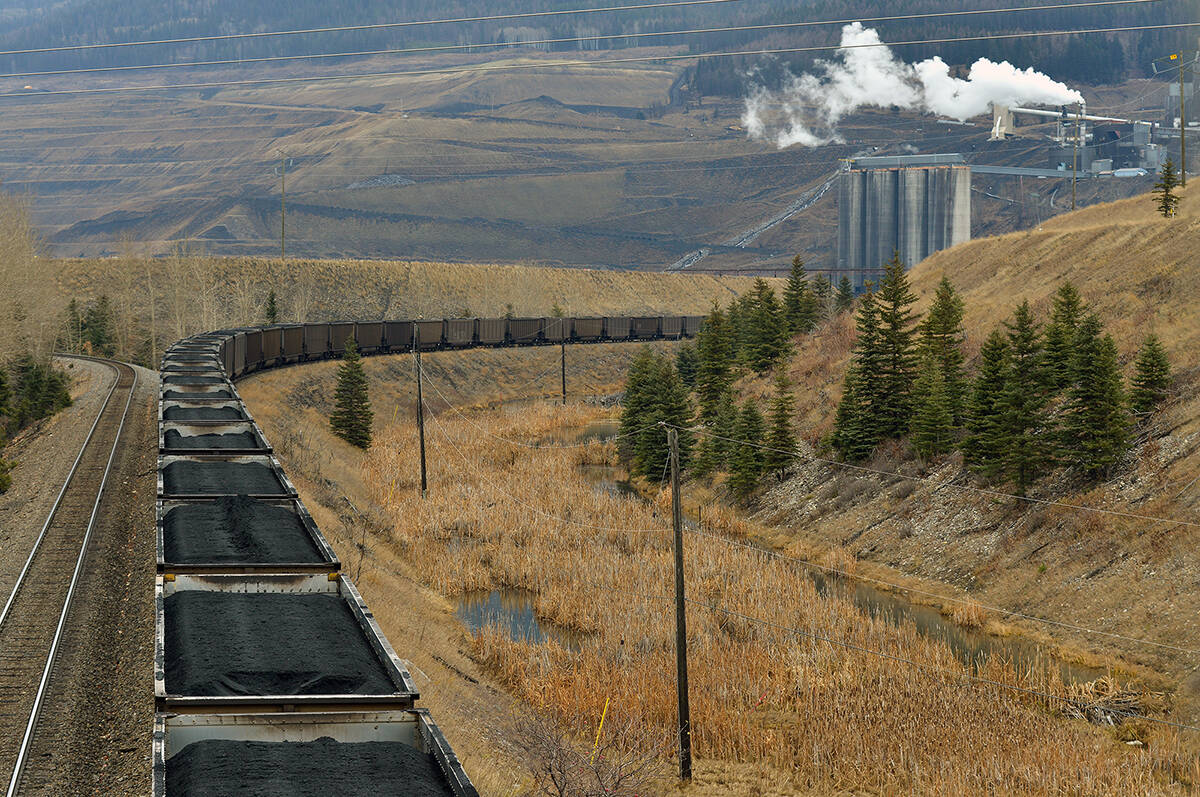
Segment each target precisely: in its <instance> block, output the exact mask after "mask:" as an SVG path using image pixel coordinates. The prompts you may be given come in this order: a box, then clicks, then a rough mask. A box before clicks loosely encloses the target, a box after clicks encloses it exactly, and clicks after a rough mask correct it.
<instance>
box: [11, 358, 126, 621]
mask: <svg viewBox="0 0 1200 797" xmlns="http://www.w3.org/2000/svg"><path fill="white" fill-rule="evenodd" d="M59 356H69V357H75V358H76V359H81V360H92V361H94V362H100V363H103V364H104V365H107V366H108V367H110V368H112V371H113V384H112V388H110V389H109V391H108V395H107V396H105V397H104V403H103V404H101V405H100V411H99V412H97V413H96V420H94V421H92V428H91V429H89V430H88V433H87V437H85V438H84V440H83V445H81V446H80V447H79V456H77V457H75V463H74V464H73V465H71V471H70V472H69V473H68V474H67V478H66V479H65V480H64V481H63V485H62V488H61V489H60V490H59V491H58V497H57V498H55V499H54V504H53V505H52V506H51V507H50V513H49V514H48V515H46V522H45V523H43V524H42V530H41V532H40V533H39V534H38V537H37V539H36V540H34V543H33V550H31V551H30V552H29V558H28V559H26V560H25V566H24V567H23V568H21V573H20V575H18V576H17V581H16V583H15V584H13V588H12V592H11V593H9V596H8V600H7V601H6V602H5V604H4V610H3V611H0V628H3V627H4V621H5V620H7V619H8V613H9V612H10V611H11V610H12V605H13V602H14V601H16V599H17V593H18V592H19V591H20V589H21V585H22V584H23V583H24V582H25V576H26V575H28V574H29V568H30V566H31V565H32V564H33V560H34V557H36V556H37V552H38V549H39V548H41V547H42V540H44V539H46V530H47V529H49V528H50V523H51V522H53V520H54V516H55V515H56V514H58V508H59V506H60V505H61V504H62V500H63V496H64V495H65V494H66V492H67V488H68V487H69V486H70V485H71V480H72V479H74V478H75V471H77V470H79V463H80V461H82V460H83V452H85V451H87V447H88V444H89V443H91V442H92V437H93V436H94V435H95V434H96V427H97V426H99V425H100V419H101V418H103V417H104V411H105V410H107V409H108V402H109V401H111V400H112V397H113V393H116V392H117V384H118V383H120V381H121V372H120V370H118V369H117V367H116V366H115V365H112V364H111V363H109V362H107V361H106V360H99V359H96V358H93V357H83V356H80V355H59Z"/></svg>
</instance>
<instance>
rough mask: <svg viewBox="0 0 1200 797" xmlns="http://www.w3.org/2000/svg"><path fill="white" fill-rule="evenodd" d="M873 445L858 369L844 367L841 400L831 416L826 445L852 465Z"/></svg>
mask: <svg viewBox="0 0 1200 797" xmlns="http://www.w3.org/2000/svg"><path fill="white" fill-rule="evenodd" d="M877 442H878V438H877V437H876V435H875V429H874V425H873V424H872V423H871V406H870V404H869V403H868V402H867V401H866V400H865V399H864V398H863V388H862V382H861V380H860V376H859V372H858V366H856V365H853V364H851V365H850V366H849V367H847V368H846V377H845V379H844V380H843V382H842V400H841V401H839V402H838V405H837V411H836V413H834V416H833V434H832V436H831V438H830V443H831V444H832V445H833V447H834V449H835V450H836V451H837V452H838V453H839V454H841V455H842V458H843V459H846V460H848V461H850V462H855V461H857V460H862V459H866V458H867V457H868V456H870V454H871V452H872V451H874V450H875V444H876V443H877Z"/></svg>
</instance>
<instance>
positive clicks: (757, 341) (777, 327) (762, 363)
mask: <svg viewBox="0 0 1200 797" xmlns="http://www.w3.org/2000/svg"><path fill="white" fill-rule="evenodd" d="M751 297H752V302H751V306H750V320H749V325H748V335H747V340H746V348H745V353H746V364H747V365H749V366H750V367H751V368H753V369H754V370H755V371H758V372H759V373H765V372H766V371H768V370H770V369H771V367H772V366H773V365H774V364H775V363H776V362H777V361H778V360H779V358H780V357H781V356H782V355H783V352H784V351H785V350H786V348H787V340H788V328H787V324H786V322H785V319H784V315H783V308H782V307H781V306H780V304H779V300H778V299H776V298H775V291H774V289H773V288H771V286H770V285H768V284H767V281H766V280H764V279H762V278H759V279H756V280H755V281H754V291H753V292H752V294H751Z"/></svg>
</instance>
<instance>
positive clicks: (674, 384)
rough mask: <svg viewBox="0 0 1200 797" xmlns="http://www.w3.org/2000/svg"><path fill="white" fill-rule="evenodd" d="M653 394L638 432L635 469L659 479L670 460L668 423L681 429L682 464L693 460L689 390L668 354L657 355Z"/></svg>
mask: <svg viewBox="0 0 1200 797" xmlns="http://www.w3.org/2000/svg"><path fill="white" fill-rule="evenodd" d="M651 379H652V383H651V386H652V388H653V391H652V392H651V394H650V397H649V401H648V403H647V405H646V409H645V414H644V415H643V417H642V421H643V428H642V430H641V431H640V432H639V433H638V435H637V438H636V443H635V445H634V452H633V472H634V473H636V474H638V475H641V476H645V477H646V478H649V479H660V478H662V474H663V473H664V472H665V471H666V467H667V463H668V447H667V427H668V426H673V427H675V428H676V430H677V431H678V433H679V466H680V468H686V467H687V466H688V465H689V464H690V462H691V455H692V433H691V431H690V430H689V429H688V428H687V427H688V426H690V425H691V417H692V407H691V402H690V401H689V400H688V391H687V388H686V387H685V386H684V384H683V380H682V379H680V378H679V372H678V371H676V370H675V366H674V365H673V364H672V363H671V360H670V359H668V358H667V357H666V356H665V355H661V354H657V355H654V361H653V368H652V371H651Z"/></svg>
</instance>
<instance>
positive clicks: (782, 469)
mask: <svg viewBox="0 0 1200 797" xmlns="http://www.w3.org/2000/svg"><path fill="white" fill-rule="evenodd" d="M795 403H796V397H795V396H793V395H792V383H791V381H790V380H789V379H788V377H787V374H786V373H785V372H784V371H783V369H782V368H781V369H780V370H779V373H778V374H776V376H775V397H774V398H773V399H771V425H770V428H769V429H768V430H767V443H766V444H767V450H766V451H765V452H763V468H764V469H765V470H766V471H767V472H768V473H774V474H775V475H776V476H777V477H779V480H780V481H783V478H784V476H786V475H787V470H788V468H790V467H791V466H792V462H794V461H795V459H796V430H795V429H794V428H793V427H792V412H793V409H794V407H795Z"/></svg>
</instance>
